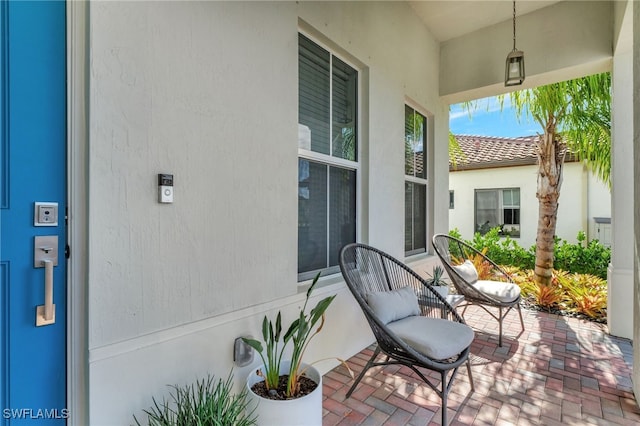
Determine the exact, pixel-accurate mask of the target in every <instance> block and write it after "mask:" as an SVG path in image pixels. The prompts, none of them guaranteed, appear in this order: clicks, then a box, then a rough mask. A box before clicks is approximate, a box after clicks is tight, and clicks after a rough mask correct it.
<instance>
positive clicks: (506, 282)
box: [433, 234, 524, 346]
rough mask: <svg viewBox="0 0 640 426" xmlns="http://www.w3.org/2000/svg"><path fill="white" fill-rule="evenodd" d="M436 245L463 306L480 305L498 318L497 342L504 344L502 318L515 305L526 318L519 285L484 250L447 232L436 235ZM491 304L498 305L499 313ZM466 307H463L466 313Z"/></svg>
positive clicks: (434, 246)
mask: <svg viewBox="0 0 640 426" xmlns="http://www.w3.org/2000/svg"><path fill="white" fill-rule="evenodd" d="M433 248H434V249H435V251H436V254H437V255H438V257H439V258H440V260H441V261H442V264H443V266H444V268H445V270H446V271H447V274H449V278H450V279H451V282H452V283H453V285H454V287H455V288H456V290H457V292H458V293H459V294H461V295H463V296H464V302H463V304H462V305H460V307H464V308H465V310H466V307H467V306H468V305H471V304H473V305H478V306H480V307H481V308H482V309H484V310H485V311H486V312H487V313H489V315H491V316H492V317H493V318H494V319H496V320H497V321H498V325H499V332H498V345H499V346H502V321H503V320H504V318H505V317H506V316H507V314H508V313H509V312H510V311H511V309H513V308H514V307H515V308H516V309H517V310H518V314H519V315H520V324H521V325H522V331H524V321H523V319H522V311H521V310H520V287H519V286H518V285H517V284H515V283H514V282H513V280H512V279H511V277H510V276H509V274H507V273H506V272H505V271H504V270H503V269H502V268H500V267H499V266H498V265H496V264H495V263H494V262H493V261H492V260H491V259H489V258H488V257H487V256H485V255H484V253H482V252H480V251H478V250H476V249H475V248H473V247H471V246H470V245H468V244H466V243H465V242H463V241H461V240H459V239H457V238H454V237H451V236H449V235H446V234H436V235H434V236H433ZM487 307H490V308H498V314H497V315H496V314H495V311H492V310H489V309H488V308H487ZM465 310H463V311H462V315H464V312H465Z"/></svg>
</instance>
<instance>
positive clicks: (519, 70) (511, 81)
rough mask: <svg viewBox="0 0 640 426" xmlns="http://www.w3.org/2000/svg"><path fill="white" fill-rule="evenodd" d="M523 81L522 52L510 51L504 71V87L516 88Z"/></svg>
mask: <svg viewBox="0 0 640 426" xmlns="http://www.w3.org/2000/svg"><path fill="white" fill-rule="evenodd" d="M523 81H524V52H522V51H521V50H515V49H514V50H512V51H511V52H509V54H508V55H507V61H506V64H505V69H504V85H505V86H517V85H519V84H522V82H523Z"/></svg>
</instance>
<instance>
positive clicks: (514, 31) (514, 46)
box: [513, 0, 516, 50]
mask: <svg viewBox="0 0 640 426" xmlns="http://www.w3.org/2000/svg"><path fill="white" fill-rule="evenodd" d="M513 50H516V0H513Z"/></svg>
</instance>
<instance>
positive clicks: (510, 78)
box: [504, 0, 524, 86]
mask: <svg viewBox="0 0 640 426" xmlns="http://www.w3.org/2000/svg"><path fill="white" fill-rule="evenodd" d="M523 81H524V52H523V51H521V50H518V49H516V2H515V0H514V1H513V50H512V51H511V52H509V54H508V55H507V63H506V65H505V69H504V85H505V86H518V85H520V84H522V82H523Z"/></svg>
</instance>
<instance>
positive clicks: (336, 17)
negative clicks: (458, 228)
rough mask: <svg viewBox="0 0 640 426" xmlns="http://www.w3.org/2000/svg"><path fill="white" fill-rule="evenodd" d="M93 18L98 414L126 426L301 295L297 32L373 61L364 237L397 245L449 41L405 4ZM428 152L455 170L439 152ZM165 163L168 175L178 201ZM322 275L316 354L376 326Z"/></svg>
mask: <svg viewBox="0 0 640 426" xmlns="http://www.w3.org/2000/svg"><path fill="white" fill-rule="evenodd" d="M89 23H90V34H89V36H90V43H91V45H90V76H89V110H90V119H89V133H90V136H89V139H90V147H89V153H88V161H89V165H90V172H89V193H90V197H89V224H88V225H89V229H90V234H89V253H88V269H89V278H88V292H89V306H88V316H89V330H88V335H89V409H90V420H91V424H92V425H101V424H105V425H106V424H129V423H130V422H131V421H132V417H131V416H132V415H133V414H134V413H137V414H141V412H142V409H143V408H148V407H149V406H150V405H151V397H152V396H156V397H158V396H160V397H161V396H162V395H165V394H166V393H167V391H168V389H167V388H166V386H165V385H166V384H168V383H187V382H192V381H194V380H195V379H196V378H198V377H202V376H204V375H206V373H207V372H211V373H214V374H216V375H218V376H222V377H224V376H226V374H227V373H228V372H229V369H230V368H231V367H232V345H233V340H234V339H235V338H236V337H238V336H240V335H246V334H252V335H254V336H258V335H259V327H260V322H261V319H262V316H263V315H264V314H265V313H267V314H274V313H275V312H277V311H278V310H279V309H281V310H282V311H283V316H284V318H285V319H286V320H291V319H292V318H293V317H294V315H295V312H296V310H297V307H298V306H300V304H301V302H302V300H303V293H302V292H301V290H300V288H299V286H298V283H297V171H298V168H297V119H298V110H297V87H298V86H297V85H298V83H297V81H298V80H297V60H298V41H297V40H298V38H297V34H298V31H299V29H300V28H303V29H304V30H305V31H308V32H309V33H310V34H311V35H312V37H313V36H315V37H317V39H318V40H319V41H322V42H323V43H327V44H329V45H331V46H332V47H335V48H337V49H338V50H339V51H344V52H345V53H348V54H349V55H350V56H351V58H352V59H353V60H354V61H356V62H359V63H361V64H362V66H363V68H362V71H361V74H360V76H361V80H362V92H363V93H362V94H363V99H362V100H363V102H362V105H361V114H362V137H363V141H362V144H363V152H362V168H363V186H362V189H363V190H362V194H361V195H362V204H361V206H360V210H361V211H360V212H359V214H360V217H361V224H362V228H361V230H360V239H361V240H363V241H368V242H370V243H372V244H374V245H376V246H379V247H381V248H383V249H385V250H386V251H389V252H391V253H392V254H394V255H397V256H402V254H403V241H404V183H403V182H404V176H403V170H404V168H403V166H404V157H403V153H404V151H403V136H404V135H403V131H404V116H403V111H404V103H405V101H406V100H407V99H411V100H412V101H413V102H415V103H417V104H418V105H420V106H421V107H422V108H424V110H425V111H426V112H428V113H429V114H432V115H433V119H434V123H435V126H433V133H434V140H445V141H446V134H447V117H448V116H447V109H446V106H445V105H444V104H442V103H441V101H440V99H439V97H438V56H439V50H438V45H437V43H436V42H435V41H434V40H433V39H432V37H431V36H430V34H429V33H428V32H427V30H426V29H425V28H424V27H423V25H422V23H421V22H420V21H419V20H418V18H416V17H415V16H414V15H413V13H412V11H411V8H410V7H409V6H408V5H407V4H405V3H395V2H390V3H360V2H353V3H324V2H322V3H317V4H316V3H309V2H301V3H300V4H296V3H294V2H286V3H284V2H275V3H270V2H255V3H244V2H96V3H92V4H91V7H90V11H89ZM432 156H433V159H434V162H435V163H436V164H446V158H447V146H446V144H442V146H436V147H435V148H434V151H433V153H432ZM439 167H440V169H442V166H439ZM441 171H442V172H443V173H440V177H437V176H436V177H434V178H432V179H431V182H430V185H432V187H433V188H434V190H433V193H434V195H433V197H434V200H433V201H432V204H433V205H434V210H435V211H434V212H433V214H432V216H431V221H432V223H431V224H430V227H431V228H435V229H446V220H447V205H448V204H447V202H446V200H447V199H448V198H447V197H448V187H447V183H446V182H447V176H446V168H445V169H442V170H441ZM157 173H172V174H173V175H174V178H175V202H174V203H173V204H169V205H162V204H158V203H157V200H156V198H157V186H156V175H157ZM434 173H438V170H436V171H435V172H434ZM421 260H422V263H421V264H425V262H426V263H429V261H430V260H433V259H432V258H429V257H424V256H423V257H422V258H421ZM324 284H325V285H324V287H323V288H322V289H321V290H320V291H319V292H318V294H317V297H318V298H319V297H322V296H326V295H328V294H338V297H337V299H336V301H335V302H334V305H332V306H331V307H330V310H329V315H328V319H327V324H326V326H325V330H324V331H323V333H322V334H321V335H320V337H319V338H318V339H317V341H316V342H315V344H314V345H312V347H311V348H310V350H309V353H308V356H309V359H311V360H313V359H318V358H324V357H328V356H339V357H343V358H346V357H348V356H350V355H352V354H354V353H355V352H357V351H359V350H361V349H362V348H364V347H365V346H366V345H368V344H369V343H370V342H371V341H372V336H371V334H370V331H369V330H368V327H367V326H366V324H365V322H364V319H363V317H362V315H361V313H360V312H359V310H358V308H357V307H356V306H355V304H354V301H353V299H352V298H351V296H350V294H349V293H348V291H347V290H346V289H345V287H344V284H343V283H341V282H340V279H336V280H328V281H326V282H325V283H324ZM345 324H347V325H348V326H345ZM256 362H257V361H256ZM333 365H335V363H331V362H329V363H324V364H320V365H319V367H320V369H321V370H323V371H326V369H328V368H330V367H332V366H333ZM249 369H250V368H244V369H236V370H235V374H236V383H237V384H238V385H239V384H240V383H241V382H242V381H243V377H244V376H245V375H246V373H247V372H248V371H249Z"/></svg>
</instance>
